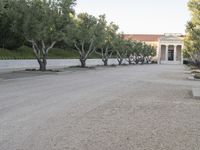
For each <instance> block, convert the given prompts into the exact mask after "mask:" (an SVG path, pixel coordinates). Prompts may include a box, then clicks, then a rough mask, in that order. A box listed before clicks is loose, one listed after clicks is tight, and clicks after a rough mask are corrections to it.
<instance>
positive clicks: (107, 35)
mask: <svg viewBox="0 0 200 150" xmlns="http://www.w3.org/2000/svg"><path fill="white" fill-rule="evenodd" d="M99 24H100V26H99V27H100V29H99V30H98V31H99V32H98V33H99V40H98V41H99V44H98V45H99V48H98V49H97V50H96V53H97V54H99V55H100V56H101V59H102V61H103V63H104V66H107V65H108V59H109V58H110V57H112V54H113V40H114V38H115V37H116V35H117V30H118V26H117V25H116V24H114V23H113V22H111V23H110V24H109V25H107V22H106V20H105V16H100V18H99Z"/></svg>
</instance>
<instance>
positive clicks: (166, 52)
mask: <svg viewBox="0 0 200 150" xmlns="http://www.w3.org/2000/svg"><path fill="white" fill-rule="evenodd" d="M168 50H169V45H166V50H165V61H168Z"/></svg>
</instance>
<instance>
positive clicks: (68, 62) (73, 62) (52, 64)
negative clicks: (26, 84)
mask: <svg viewBox="0 0 200 150" xmlns="http://www.w3.org/2000/svg"><path fill="white" fill-rule="evenodd" d="M86 64H87V65H88V66H92V65H103V62H102V61H101V59H88V60H87V62H86ZM109 64H117V60H116V59H110V60H109ZM77 65H80V62H79V60H78V59H49V60H48V61H47V68H57V67H69V66H77ZM24 68H38V62H37V60H34V59H33V60H0V70H5V69H13V70H15V69H24Z"/></svg>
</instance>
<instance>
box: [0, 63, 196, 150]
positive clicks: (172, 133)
mask: <svg viewBox="0 0 200 150" xmlns="http://www.w3.org/2000/svg"><path fill="white" fill-rule="evenodd" d="M20 76H21V77H23V78H20V77H19V76H17V77H16V78H15V76H9V78H6V77H5V75H4V76H3V77H2V79H1V80H0V150H199V149H200V101H199V100H195V99H192V96H191V89H192V87H198V86H200V82H198V81H189V80H186V78H187V76H188V74H187V71H186V70H185V69H184V66H179V65H143V66H122V67H117V68H101V67H99V68H97V69H95V70H94V69H93V70H76V69H74V70H69V71H65V72H61V73H57V74H52V75H51V74H46V75H38V76H37V75H34V76H30V75H28V76H26V75H20ZM0 78H1V76H0Z"/></svg>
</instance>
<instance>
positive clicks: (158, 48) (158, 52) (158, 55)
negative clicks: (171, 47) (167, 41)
mask: <svg viewBox="0 0 200 150" xmlns="http://www.w3.org/2000/svg"><path fill="white" fill-rule="evenodd" d="M157 63H158V64H161V45H160V44H158V47H157Z"/></svg>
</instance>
